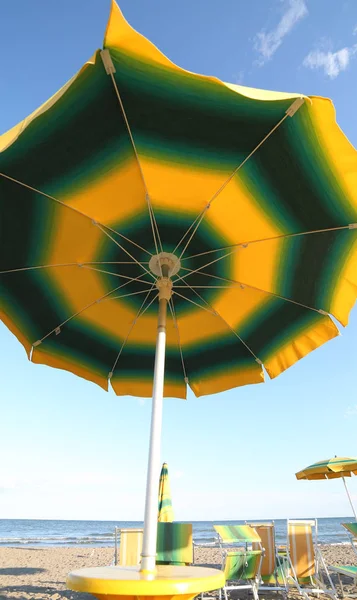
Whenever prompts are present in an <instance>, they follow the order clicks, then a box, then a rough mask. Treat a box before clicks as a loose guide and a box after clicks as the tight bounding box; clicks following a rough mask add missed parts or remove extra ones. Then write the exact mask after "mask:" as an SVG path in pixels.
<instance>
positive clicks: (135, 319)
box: [108, 284, 159, 380]
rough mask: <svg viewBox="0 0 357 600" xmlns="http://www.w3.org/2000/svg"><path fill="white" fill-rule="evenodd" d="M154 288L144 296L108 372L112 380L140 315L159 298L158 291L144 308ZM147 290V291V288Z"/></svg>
mask: <svg viewBox="0 0 357 600" xmlns="http://www.w3.org/2000/svg"><path fill="white" fill-rule="evenodd" d="M153 289H154V284H153V285H152V287H151V289H150V290H149V291H148V292H147V294H146V296H145V298H144V300H143V302H142V304H141V306H140V308H139V310H138V312H137V313H136V316H135V318H134V320H133V322H132V324H131V325H130V328H129V331H128V333H127V335H126V337H125V339H124V341H123V343H122V345H121V348H120V350H119V352H118V356H117V357H116V359H115V362H114V364H113V367H112V370H111V371H110V372H109V373H108V379H109V380H111V378H112V377H113V374H114V371H115V369H116V366H117V364H118V360H119V358H120V356H121V354H122V352H123V350H124V346H125V344H126V343H127V341H128V339H129V336H130V334H131V332H132V331H133V329H134V327H135V325H136V323H137V321H138V319H139V318H140V317H141V316H142V315H143V314H144V313H145V312H146V311H147V310H148V308H150V306H151V305H152V303H153V302H154V301H155V300H156V298H157V297H158V295H159V294H158V293H157V294H156V296H154V297H153V298H152V300H150V302H149V304H148V305H147V306H146V307H145V309H144V310H143V308H144V305H145V302H146V300H147V299H148V297H149V295H150V294H151V292H152V291H153ZM145 291H147V290H145Z"/></svg>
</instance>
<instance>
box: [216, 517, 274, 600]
mask: <svg viewBox="0 0 357 600" xmlns="http://www.w3.org/2000/svg"><path fill="white" fill-rule="evenodd" d="M214 528H215V530H216V532H217V533H218V539H219V545H220V547H221V550H222V558H223V560H222V570H223V571H224V575H225V578H226V582H227V583H228V582H230V581H231V582H234V583H233V584H231V585H227V583H226V585H225V586H224V588H223V593H224V597H225V600H228V594H227V592H228V591H229V590H252V592H253V597H254V600H259V596H258V589H259V583H260V578H261V566H262V560H263V549H262V545H261V540H260V537H259V535H258V533H257V532H256V531H255V529H253V527H250V525H215V526H214ZM233 544H234V545H240V547H237V549H234V550H232V549H229V550H226V549H225V548H224V546H225V545H226V546H227V545H228V546H230V547H232V545H233ZM253 544H255V549H253ZM219 596H220V598H221V590H220V591H219Z"/></svg>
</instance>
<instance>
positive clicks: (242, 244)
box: [181, 223, 357, 260]
mask: <svg viewBox="0 0 357 600" xmlns="http://www.w3.org/2000/svg"><path fill="white" fill-rule="evenodd" d="M344 229H357V223H350V224H349V225H341V226H340V227H328V228H327V229H315V230H313V231H302V232H299V233H286V234H282V235H275V236H272V237H267V238H260V239H258V240H249V241H246V242H239V243H238V244H232V245H231V246H223V247H222V248H216V249H215V250H207V251H206V252H200V253H199V254H192V255H191V256H186V258H182V259H181V260H189V259H190V258H198V257H199V256H204V255H206V254H212V253H213V252H221V251H223V250H230V249H231V248H235V249H236V250H238V248H240V247H242V248H246V247H247V246H250V245H251V244H257V243H259V242H271V241H274V240H282V239H287V238H292V237H299V236H303V235H312V234H314V233H328V232H329V231H341V230H344ZM233 252H235V250H234V251H233Z"/></svg>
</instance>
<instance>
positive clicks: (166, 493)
mask: <svg viewBox="0 0 357 600" xmlns="http://www.w3.org/2000/svg"><path fill="white" fill-rule="evenodd" d="M157 520H158V521H160V522H161V523H172V521H173V520H174V511H173V509H172V500H171V489H170V481H169V471H168V468H167V464H166V463H164V464H163V465H162V469H161V473H160V480H159V511H158V518H157Z"/></svg>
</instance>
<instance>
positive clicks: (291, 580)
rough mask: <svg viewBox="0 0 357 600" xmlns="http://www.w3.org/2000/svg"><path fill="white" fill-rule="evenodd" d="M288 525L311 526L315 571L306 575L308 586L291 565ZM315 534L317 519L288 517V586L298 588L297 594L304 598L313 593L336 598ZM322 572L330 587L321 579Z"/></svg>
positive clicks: (334, 599) (316, 532)
mask: <svg viewBox="0 0 357 600" xmlns="http://www.w3.org/2000/svg"><path fill="white" fill-rule="evenodd" d="M289 525H306V526H308V527H310V528H311V534H312V542H313V551H314V566H315V573H314V574H313V575H310V576H308V577H306V579H309V580H310V584H311V587H309V586H308V585H306V584H305V583H301V581H299V578H298V577H297V574H296V571H295V568H294V565H293V561H292V558H291V552H290V537H289ZM317 534H318V531H317V519H308V520H307V519H288V520H287V544H286V553H287V559H288V562H289V566H290V570H291V573H290V575H289V576H288V578H287V583H288V588H289V587H292V586H293V587H295V588H296V589H297V590H298V592H299V594H300V595H301V596H303V597H304V598H306V600H308V599H309V594H314V595H317V596H319V594H326V595H328V596H330V598H333V600H337V592H336V588H335V586H334V584H333V581H332V579H331V576H330V573H329V571H328V569H327V566H326V563H325V560H324V557H323V556H322V553H321V550H320V548H319V546H318V541H317V540H318V538H317ZM320 573H321V577H322V578H320ZM323 573H325V576H326V577H327V580H328V582H329V584H330V586H331V589H329V588H327V587H326V585H325V583H324V580H323Z"/></svg>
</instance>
